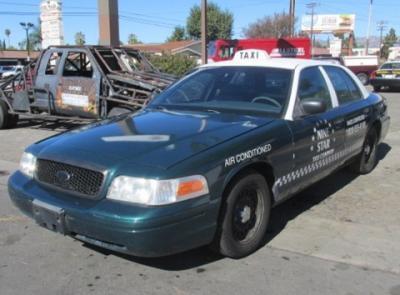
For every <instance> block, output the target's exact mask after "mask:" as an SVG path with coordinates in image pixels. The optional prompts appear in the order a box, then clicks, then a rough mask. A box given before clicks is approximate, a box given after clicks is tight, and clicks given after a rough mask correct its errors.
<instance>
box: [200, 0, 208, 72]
mask: <svg viewBox="0 0 400 295" xmlns="http://www.w3.org/2000/svg"><path fill="white" fill-rule="evenodd" d="M201 61H202V63H203V65H204V64H206V63H207V61H208V56H207V0H201Z"/></svg>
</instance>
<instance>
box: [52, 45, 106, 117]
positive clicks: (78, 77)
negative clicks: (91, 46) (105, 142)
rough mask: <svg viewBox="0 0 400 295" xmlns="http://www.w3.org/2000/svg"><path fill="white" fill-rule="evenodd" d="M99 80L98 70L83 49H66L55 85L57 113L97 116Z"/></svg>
mask: <svg viewBox="0 0 400 295" xmlns="http://www.w3.org/2000/svg"><path fill="white" fill-rule="evenodd" d="M100 81H101V76H100V72H99V71H98V69H97V67H96V66H95V64H94V62H93V60H92V58H91V56H89V55H88V53H87V52H86V51H85V50H81V49H71V50H68V51H67V52H66V54H65V58H64V61H63V63H62V72H61V77H60V80H59V82H58V85H57V91H56V100H55V105H56V110H57V113H59V114H62V115H69V116H80V117H86V118H96V117H98V111H99V105H98V101H99V100H98V94H99V91H100Z"/></svg>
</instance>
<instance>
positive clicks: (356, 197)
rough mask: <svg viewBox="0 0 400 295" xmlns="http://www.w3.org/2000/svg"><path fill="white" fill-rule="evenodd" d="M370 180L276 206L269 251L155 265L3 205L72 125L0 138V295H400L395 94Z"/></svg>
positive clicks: (328, 185) (324, 186)
mask: <svg viewBox="0 0 400 295" xmlns="http://www.w3.org/2000/svg"><path fill="white" fill-rule="evenodd" d="M382 94H383V95H384V96H386V97H387V98H388V102H389V108H390V114H391V117H392V124H391V129H390V132H389V134H388V136H387V138H386V140H385V141H384V143H382V144H381V145H380V147H379V159H380V162H379V164H378V166H377V168H376V169H375V170H374V171H373V172H372V173H371V174H369V175H365V176H358V177H357V176H354V175H353V174H351V173H349V172H347V171H346V170H341V171H339V172H337V173H335V174H334V175H331V176H330V177H328V178H327V179H325V180H323V181H321V182H319V183H318V184H316V185H314V186H313V187H311V188H309V189H307V190H306V191H304V192H302V193H300V194H299V195H297V196H296V197H294V198H292V199H291V200H289V201H287V202H286V203H284V204H282V205H280V206H279V207H277V208H275V209H274V210H273V213H272V220H271V226H270V228H269V230H268V232H267V236H266V245H265V246H264V247H263V248H261V249H260V250H259V251H257V252H256V253H254V254H253V255H250V256H249V257H246V258H244V259H240V260H232V259H228V258H223V257H220V256H218V255H215V254H213V253H212V252H210V251H209V250H208V249H207V248H200V249H195V250H192V251H189V252H186V253H182V254H178V255H174V256H169V257H165V258H156V259H142V258H135V257H129V256H125V255H120V254H117V253H113V252H109V251H105V250H102V249H99V248H95V247H92V246H89V245H85V244H83V243H81V242H78V241H75V240H73V239H71V238H69V237H64V236H61V235H58V234H54V233H52V232H49V231H47V230H45V229H42V228H39V227H38V226H36V225H35V224H34V222H33V221H32V220H30V219H28V218H26V217H24V216H23V215H22V214H21V213H20V212H19V211H18V210H17V209H16V208H14V206H13V205H12V204H11V201H10V200H9V198H8V194H7V189H6V183H7V178H8V176H9V175H10V173H12V171H13V170H15V169H17V167H18V161H19V158H20V156H21V153H22V151H23V150H24V148H25V147H26V146H27V145H29V144H31V143H33V142H35V141H37V140H39V139H42V138H45V137H47V136H50V135H53V134H56V133H57V132H62V131H63V130H65V128H70V127H71V126H72V125H71V124H67V125H66V126H64V125H63V124H58V123H43V122H29V121H27V120H22V121H21V122H20V124H19V126H18V128H16V129H12V130H0V295H20V294H40V295H50V294H51V295H53V294H65V295H66V294H71V295H72V294H74V295H76V294H113V295H117V294H178V295H183V294H213V295H214V294H268V295H270V294H299V295H301V294H335V295H337V294H343V295H351V294H353V295H355V294H363V295H366V294H369V295H370V294H376V295H381V294H388V295H400V214H399V209H400V198H399V180H400V177H399V176H400V157H399V155H400V93H393V92H390V93H389V92H385V93H382Z"/></svg>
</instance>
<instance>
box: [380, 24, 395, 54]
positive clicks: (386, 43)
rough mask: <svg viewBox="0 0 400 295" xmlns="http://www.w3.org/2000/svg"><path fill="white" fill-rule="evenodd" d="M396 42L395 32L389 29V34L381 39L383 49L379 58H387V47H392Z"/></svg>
mask: <svg viewBox="0 0 400 295" xmlns="http://www.w3.org/2000/svg"><path fill="white" fill-rule="evenodd" d="M396 42H397V35H396V30H395V29H393V28H390V30H389V32H388V33H387V34H386V36H385V38H384V39H383V47H382V52H381V57H383V58H386V59H387V58H388V56H389V47H392V46H393V45H394V43H396Z"/></svg>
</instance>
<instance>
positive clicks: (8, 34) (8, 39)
mask: <svg viewBox="0 0 400 295" xmlns="http://www.w3.org/2000/svg"><path fill="white" fill-rule="evenodd" d="M4 34H5V35H6V36H7V41H8V47H10V35H11V30H10V29H5V30H4Z"/></svg>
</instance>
